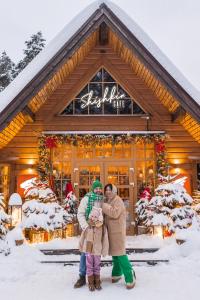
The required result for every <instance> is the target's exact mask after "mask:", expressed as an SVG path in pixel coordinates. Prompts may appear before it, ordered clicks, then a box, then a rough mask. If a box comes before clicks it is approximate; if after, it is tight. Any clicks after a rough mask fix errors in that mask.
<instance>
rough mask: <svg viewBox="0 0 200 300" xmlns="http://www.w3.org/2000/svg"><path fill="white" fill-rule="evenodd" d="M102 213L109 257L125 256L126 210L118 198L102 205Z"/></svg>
mask: <svg viewBox="0 0 200 300" xmlns="http://www.w3.org/2000/svg"><path fill="white" fill-rule="evenodd" d="M102 209H103V213H104V214H105V215H106V217H105V224H106V226H107V229H108V241H109V255H112V256H120V255H125V254H126V245H125V243H126V209H125V206H124V202H123V200H122V199H121V198H120V197H119V196H117V195H116V196H115V198H114V199H112V200H109V201H108V202H107V203H103V207H102Z"/></svg>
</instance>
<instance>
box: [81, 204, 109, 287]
mask: <svg viewBox="0 0 200 300" xmlns="http://www.w3.org/2000/svg"><path fill="white" fill-rule="evenodd" d="M88 224H89V227H88V228H87V229H86V230H84V231H83V232H82V234H81V238H80V251H81V252H85V253H86V273H87V276H88V287H89V290H90V291H94V290H95V289H97V290H101V288H102V287H101V281H100V263H101V254H102V255H103V256H105V255H107V254H108V235H107V231H106V228H105V227H104V226H103V214H102V209H101V208H100V207H95V206H93V207H92V210H91V212H90V214H89V216H88Z"/></svg>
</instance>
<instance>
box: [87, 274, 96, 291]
mask: <svg viewBox="0 0 200 300" xmlns="http://www.w3.org/2000/svg"><path fill="white" fill-rule="evenodd" d="M88 288H89V290H90V291H91V292H93V291H94V290H95V285H94V275H90V276H88Z"/></svg>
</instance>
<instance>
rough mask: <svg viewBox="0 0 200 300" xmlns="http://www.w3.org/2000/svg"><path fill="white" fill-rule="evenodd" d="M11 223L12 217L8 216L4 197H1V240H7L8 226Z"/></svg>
mask: <svg viewBox="0 0 200 300" xmlns="http://www.w3.org/2000/svg"><path fill="white" fill-rule="evenodd" d="M10 222H11V216H9V215H7V214H6V213H5V211H4V207H3V195H2V194H1V196H0V239H1V240H5V237H6V234H7V232H8V224H9V223H10Z"/></svg>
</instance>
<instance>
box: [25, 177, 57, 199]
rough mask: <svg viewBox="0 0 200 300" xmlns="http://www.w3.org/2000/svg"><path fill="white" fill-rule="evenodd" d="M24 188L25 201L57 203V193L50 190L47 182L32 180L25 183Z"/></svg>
mask: <svg viewBox="0 0 200 300" xmlns="http://www.w3.org/2000/svg"><path fill="white" fill-rule="evenodd" d="M21 188H23V189H24V190H25V191H24V196H25V200H26V201H28V200H38V201H41V202H43V203H45V202H55V201H57V197H56V195H55V193H54V192H53V191H52V189H50V187H49V185H48V182H47V181H41V180H40V179H38V178H36V177H35V178H31V179H29V180H26V181H24V182H23V183H22V184H21Z"/></svg>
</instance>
